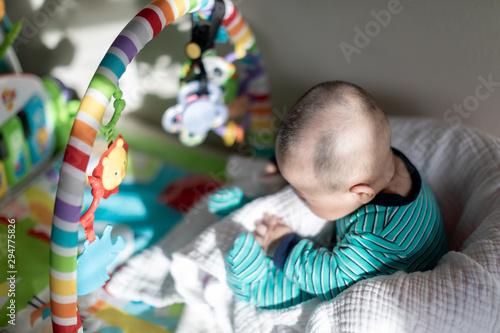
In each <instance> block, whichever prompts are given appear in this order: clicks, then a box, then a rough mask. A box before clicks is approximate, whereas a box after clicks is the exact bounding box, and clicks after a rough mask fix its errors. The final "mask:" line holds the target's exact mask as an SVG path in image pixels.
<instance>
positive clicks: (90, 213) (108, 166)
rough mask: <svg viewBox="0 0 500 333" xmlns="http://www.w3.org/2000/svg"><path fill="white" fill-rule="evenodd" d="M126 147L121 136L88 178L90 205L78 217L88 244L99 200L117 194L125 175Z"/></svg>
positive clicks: (90, 241) (91, 239) (92, 239)
mask: <svg viewBox="0 0 500 333" xmlns="http://www.w3.org/2000/svg"><path fill="white" fill-rule="evenodd" d="M127 153H128V145H127V143H126V142H125V140H124V139H123V137H122V136H121V135H119V136H118V138H117V139H116V140H115V142H113V143H112V144H111V145H110V146H109V148H108V150H106V152H105V153H104V154H102V156H101V158H100V160H99V164H98V165H97V166H96V167H95V169H94V171H93V172H92V176H90V177H88V181H89V184H90V186H91V187H92V196H93V199H92V203H91V204H90V207H89V209H88V210H87V211H86V212H85V213H84V214H83V215H82V216H81V217H80V224H81V225H82V226H83V227H84V229H85V235H86V238H87V240H88V241H89V243H92V242H93V241H94V240H95V233H94V213H95V211H96V209H97V207H98V206H99V202H100V200H101V199H106V198H108V197H109V196H110V195H112V194H115V193H117V192H118V188H119V186H120V184H121V182H122V180H123V178H124V177H125V175H126V170H127Z"/></svg>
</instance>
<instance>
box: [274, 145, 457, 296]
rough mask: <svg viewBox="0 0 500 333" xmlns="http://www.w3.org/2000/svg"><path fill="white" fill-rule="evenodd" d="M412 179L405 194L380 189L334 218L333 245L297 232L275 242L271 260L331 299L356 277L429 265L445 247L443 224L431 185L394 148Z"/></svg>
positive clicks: (302, 284) (308, 289)
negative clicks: (319, 243)
mask: <svg viewBox="0 0 500 333" xmlns="http://www.w3.org/2000/svg"><path fill="white" fill-rule="evenodd" d="M394 153H395V154H397V155H398V156H399V157H400V158H401V159H402V160H403V161H404V162H405V164H406V167H407V168H408V171H409V172H410V175H411V178H412V192H411V193H410V196H409V197H402V196H399V195H397V194H390V193H379V194H378V195H377V196H376V197H375V198H374V199H373V200H372V201H371V202H370V203H369V204H367V205H364V206H362V207H361V208H359V209H358V210H356V211H355V212H353V213H351V214H349V215H347V216H345V217H343V218H341V219H338V220H336V221H334V223H335V227H336V237H337V242H336V245H335V247H334V248H333V249H327V248H322V247H316V246H315V244H314V243H313V242H311V241H309V240H307V239H302V240H301V239H300V238H299V237H297V236H296V235H295V234H292V235H289V236H287V237H286V238H285V239H284V240H283V241H282V242H281V243H280V245H279V246H278V249H277V251H276V254H275V257H274V258H273V260H274V264H275V265H276V266H277V267H278V268H281V269H282V270H283V272H284V275H285V277H286V278H288V279H290V280H291V281H294V282H296V283H298V284H299V285H300V288H301V289H302V290H304V291H306V292H308V293H311V294H314V295H316V296H318V297H320V298H322V299H331V298H333V297H335V296H336V295H337V294H339V293H340V292H342V291H343V290H345V289H346V288H347V287H349V286H350V285H352V284H354V283H356V282H357V281H360V280H363V279H366V278H369V277H373V276H377V275H385V274H392V273H395V272H397V271H405V272H413V271H420V270H427V269H431V268H432V267H434V266H435V265H436V263H437V262H438V260H439V259H440V258H441V257H442V256H443V254H444V253H446V251H447V241H446V236H445V230H444V224H443V220H442V217H441V213H440V211H439V207H438V204H437V201H436V198H435V197H434V195H433V193H432V191H431V189H430V188H429V186H428V185H427V184H426V183H425V182H423V181H422V180H421V178H420V175H419V173H418V171H417V170H416V168H415V167H414V166H413V165H412V164H411V163H410V161H409V160H408V159H407V158H406V157H405V156H404V155H403V154H402V153H401V152H399V151H397V150H395V149H394Z"/></svg>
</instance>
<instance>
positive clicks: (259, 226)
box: [255, 220, 269, 236]
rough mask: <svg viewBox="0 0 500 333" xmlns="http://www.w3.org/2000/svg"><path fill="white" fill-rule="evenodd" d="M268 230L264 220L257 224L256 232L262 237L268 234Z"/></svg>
mask: <svg viewBox="0 0 500 333" xmlns="http://www.w3.org/2000/svg"><path fill="white" fill-rule="evenodd" d="M268 229H269V228H268V226H267V225H266V223H265V222H264V221H263V220H260V221H257V223H255V232H256V233H257V234H258V235H260V236H264V235H265V234H266V233H267V230H268Z"/></svg>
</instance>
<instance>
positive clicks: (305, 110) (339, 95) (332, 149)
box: [276, 81, 390, 191]
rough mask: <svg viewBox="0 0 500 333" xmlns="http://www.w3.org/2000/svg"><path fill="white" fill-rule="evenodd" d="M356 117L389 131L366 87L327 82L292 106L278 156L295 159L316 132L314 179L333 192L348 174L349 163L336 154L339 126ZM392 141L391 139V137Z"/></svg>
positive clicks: (283, 126) (281, 132)
mask: <svg viewBox="0 0 500 333" xmlns="http://www.w3.org/2000/svg"><path fill="white" fill-rule="evenodd" d="M355 116H368V117H367V118H366V117H365V119H370V121H372V122H373V125H374V126H375V130H380V131H383V132H387V128H389V136H390V127H388V122H387V118H386V116H385V114H384V113H383V111H382V109H381V107H380V106H379V104H378V103H377V102H376V101H375V99H374V98H373V97H372V96H371V95H370V94H369V93H368V92H367V91H366V90H364V89H363V88H361V87H359V86H357V85H355V84H352V83H349V82H344V81H328V82H323V83H320V84H318V85H316V86H314V87H312V88H311V89H309V90H308V91H307V92H306V93H305V94H304V95H303V96H302V97H301V98H300V99H299V100H298V102H297V103H296V104H295V105H294V106H293V107H292V109H291V110H290V111H289V112H288V114H287V116H286V117H285V119H284V120H283V122H282V123H281V125H280V129H279V131H278V136H277V141H276V154H277V156H278V157H279V159H280V160H281V161H283V163H284V164H286V163H288V161H289V160H290V159H291V158H292V157H293V156H292V154H291V152H292V151H293V150H294V149H295V148H297V146H298V144H299V143H300V142H301V141H302V140H303V139H304V135H305V134H306V133H309V132H308V131H314V132H315V134H316V135H317V136H318V140H317V142H316V144H315V147H314V150H315V151H314V154H313V164H314V172H315V176H316V178H317V179H318V181H320V183H321V184H323V185H324V186H326V188H327V189H329V190H331V191H337V190H339V188H340V187H341V186H342V185H343V181H345V180H346V178H347V175H348V172H349V168H350V166H349V163H348V161H346V160H345V159H343V158H340V157H339V156H338V154H337V150H338V149H337V145H338V143H339V139H340V134H341V133H339V130H338V127H339V126H336V125H337V124H338V123H341V122H343V121H344V120H346V119H352V118H353V117H355ZM389 140H390V137H389Z"/></svg>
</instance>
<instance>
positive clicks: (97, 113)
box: [50, 0, 271, 333]
mask: <svg viewBox="0 0 500 333" xmlns="http://www.w3.org/2000/svg"><path fill="white" fill-rule="evenodd" d="M224 2H225V6H226V11H225V15H224V19H223V22H222V26H223V27H224V28H225V29H226V32H227V34H228V35H229V37H230V41H231V42H232V44H233V45H234V48H235V54H236V57H237V58H238V59H241V58H243V57H245V55H247V53H249V54H251V55H252V56H253V57H256V58H260V53H259V50H258V48H257V43H256V40H255V36H254V35H253V33H252V31H251V30H250V28H249V26H248V24H247V23H246V22H245V20H244V18H243V16H242V15H241V13H240V12H239V11H238V10H237V8H236V7H235V6H234V5H233V3H232V2H231V1H229V0H224ZM213 6H214V0H155V1H153V2H151V3H150V4H149V5H147V6H146V7H144V8H143V9H142V10H141V11H140V12H139V13H138V14H137V15H136V16H135V17H134V18H133V19H132V20H131V21H130V22H129V23H128V24H127V25H126V26H125V28H124V29H123V30H122V31H121V32H120V34H119V35H118V36H117V37H116V39H115V40H114V42H113V43H112V45H111V46H110V48H109V50H108V51H107V53H106V55H105V56H104V58H103V59H102V61H101V63H100V65H99V67H98V68H97V70H96V72H95V74H94V76H93V78H92V80H91V82H90V84H89V87H88V89H87V91H86V93H85V95H84V97H83V99H82V101H81V104H80V108H79V111H78V113H77V115H76V119H75V122H74V124H73V127H72V130H71V136H70V138H69V141H68V145H67V147H66V151H65V154H64V158H63V163H62V167H61V171H60V180H59V184H58V188H57V194H56V200H55V208H54V218H53V224H52V235H51V252H50V306H51V316H52V326H53V331H54V332H56V333H61V332H65V333H68V332H71V333H73V332H83V328H82V324H81V321H80V316H79V314H78V309H77V290H76V285H77V284H76V276H77V271H76V267H77V265H76V262H77V255H78V222H79V219H80V214H81V210H82V205H83V192H84V189H85V185H86V174H85V172H86V168H87V164H88V162H89V158H90V153H91V150H92V147H93V145H94V141H95V139H96V135H97V132H98V131H99V129H100V127H101V123H102V117H103V114H104V112H105V110H106V108H107V106H108V104H109V103H110V100H111V96H112V95H113V93H114V92H115V91H116V89H117V88H118V80H119V79H120V77H121V76H122V74H123V73H124V72H125V69H126V67H127V65H128V64H129V63H130V62H131V61H132V59H134V57H135V56H136V55H137V53H138V52H139V51H140V50H141V49H142V48H143V47H144V46H145V45H146V44H147V43H148V42H149V41H150V40H152V39H153V38H154V37H155V36H156V35H157V34H158V33H159V32H160V31H161V30H162V29H163V28H164V27H165V26H167V25H169V24H170V23H172V22H174V21H175V20H176V19H178V18H179V17H181V16H183V15H185V14H188V13H194V12H197V11H206V10H210V9H211V8H213ZM259 80H260V81H259V84H258V85H255V86H256V87H255V88H254V89H253V90H251V91H249V95H251V97H252V100H253V101H254V103H253V104H252V105H251V107H250V112H251V115H252V118H251V122H250V131H258V130H259V129H263V128H269V127H270V122H271V107H270V102H269V94H268V90H267V84H266V78H265V76H264V75H263V76H262V77H260V78H259ZM250 135H252V133H250Z"/></svg>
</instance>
